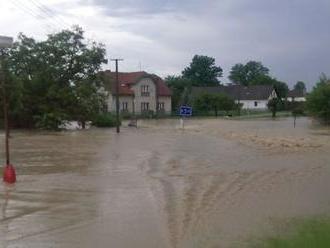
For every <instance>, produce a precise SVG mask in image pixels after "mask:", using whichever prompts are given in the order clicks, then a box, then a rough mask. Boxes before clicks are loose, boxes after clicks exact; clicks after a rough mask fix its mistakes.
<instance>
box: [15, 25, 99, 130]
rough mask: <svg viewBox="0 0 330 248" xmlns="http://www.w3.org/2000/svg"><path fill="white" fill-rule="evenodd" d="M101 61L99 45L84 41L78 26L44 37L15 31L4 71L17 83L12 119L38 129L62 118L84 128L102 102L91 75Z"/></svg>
mask: <svg viewBox="0 0 330 248" xmlns="http://www.w3.org/2000/svg"><path fill="white" fill-rule="evenodd" d="M104 62H106V60H105V48H104V46H103V45H101V44H97V43H95V42H89V43H88V42H86V40H85V38H84V32H83V30H82V29H81V28H79V27H74V28H73V29H72V30H63V31H61V32H59V33H55V34H51V35H49V36H48V38H47V39H46V40H44V41H36V40H34V39H33V38H29V37H27V36H25V35H23V34H20V35H19V37H18V39H17V42H16V43H15V44H14V46H13V48H12V49H11V51H10V53H9V60H8V66H9V70H10V72H11V73H12V74H13V75H14V77H15V78H17V79H18V80H19V81H20V82H21V84H22V89H21V91H22V98H21V99H20V100H21V106H22V108H21V109H20V111H19V112H20V113H19V115H18V116H17V117H18V119H20V120H24V121H25V122H26V123H32V125H36V126H40V127H44V128H56V127H58V125H59V124H61V123H63V121H64V120H77V121H79V122H81V123H82V124H83V126H84V123H85V121H86V120H90V119H91V117H92V115H93V114H94V113H97V112H98V111H100V110H101V108H102V106H103V105H104V96H103V95H102V94H101V93H100V91H99V90H98V89H99V88H100V86H101V84H102V82H101V81H100V80H98V77H97V71H99V69H100V68H101V64H102V63H104Z"/></svg>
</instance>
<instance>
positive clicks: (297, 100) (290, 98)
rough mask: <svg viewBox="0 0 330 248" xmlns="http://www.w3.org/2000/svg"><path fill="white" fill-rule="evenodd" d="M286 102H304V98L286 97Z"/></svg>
mask: <svg viewBox="0 0 330 248" xmlns="http://www.w3.org/2000/svg"><path fill="white" fill-rule="evenodd" d="M286 100H287V101H288V102H293V101H295V102H306V98H305V97H288V98H287V99H286Z"/></svg>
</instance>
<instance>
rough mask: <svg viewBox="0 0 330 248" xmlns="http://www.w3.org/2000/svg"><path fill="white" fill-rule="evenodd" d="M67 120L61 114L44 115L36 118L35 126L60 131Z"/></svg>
mask: <svg viewBox="0 0 330 248" xmlns="http://www.w3.org/2000/svg"><path fill="white" fill-rule="evenodd" d="M65 119H66V118H65V115H63V114H60V113H44V114H42V115H37V116H34V121H35V126H36V127H37V128H40V129H46V130H59V129H60V126H61V125H62V124H63V122H64V120H65Z"/></svg>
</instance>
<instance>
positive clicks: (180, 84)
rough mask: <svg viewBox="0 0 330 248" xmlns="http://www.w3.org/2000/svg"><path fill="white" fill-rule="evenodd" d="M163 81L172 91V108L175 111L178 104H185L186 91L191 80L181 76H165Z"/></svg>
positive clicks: (189, 86)
mask: <svg viewBox="0 0 330 248" xmlns="http://www.w3.org/2000/svg"><path fill="white" fill-rule="evenodd" d="M165 83H166V84H167V86H168V87H169V88H170V89H171V91H172V110H173V111H177V110H178V108H179V106H180V105H182V104H187V94H186V93H187V92H188V91H189V90H190V88H191V85H192V82H191V81H190V80H189V79H187V78H183V77H181V76H167V77H166V78H165Z"/></svg>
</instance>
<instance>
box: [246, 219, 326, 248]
mask: <svg viewBox="0 0 330 248" xmlns="http://www.w3.org/2000/svg"><path fill="white" fill-rule="evenodd" d="M285 229H286V228H285ZM287 229H288V230H282V231H283V233H280V234H276V235H274V236H269V237H265V238H262V239H260V240H258V241H254V242H252V244H251V245H250V246H249V247H251V248H329V247H330V219H329V218H314V219H304V220H295V221H292V223H291V224H289V225H288V227H287ZM284 232H285V233H284Z"/></svg>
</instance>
